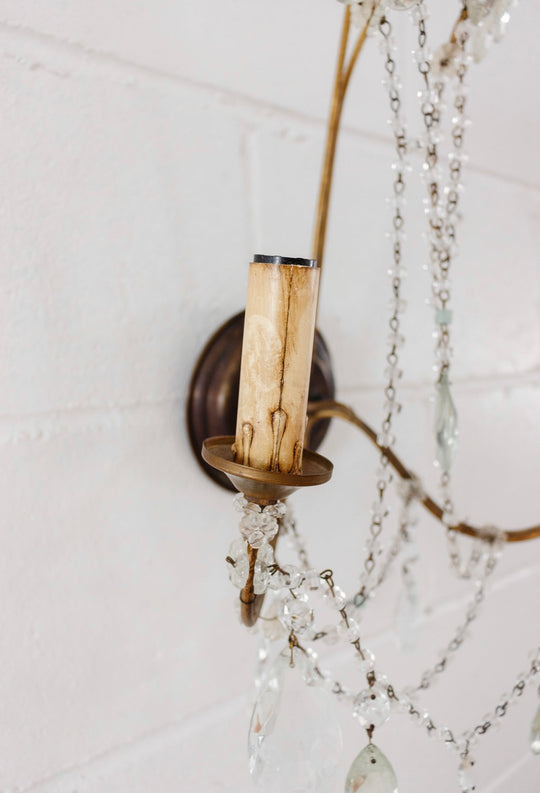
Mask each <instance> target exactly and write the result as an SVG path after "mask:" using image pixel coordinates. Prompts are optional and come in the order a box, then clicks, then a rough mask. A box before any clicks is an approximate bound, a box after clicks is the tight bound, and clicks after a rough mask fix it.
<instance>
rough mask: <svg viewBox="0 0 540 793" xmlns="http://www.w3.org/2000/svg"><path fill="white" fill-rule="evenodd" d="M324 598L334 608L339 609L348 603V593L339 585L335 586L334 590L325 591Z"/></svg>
mask: <svg viewBox="0 0 540 793" xmlns="http://www.w3.org/2000/svg"><path fill="white" fill-rule="evenodd" d="M324 599H325V601H326V602H327V603H328V605H329V606H332V608H335V609H337V610H338V611H339V610H340V609H342V608H343V606H346V605H347V595H346V594H345V592H344V591H343V590H342V589H341V587H339V586H335V587H334V592H333V594H332V592H331V591H330V590H329V589H328V590H327V591H326V592H325V593H324Z"/></svg>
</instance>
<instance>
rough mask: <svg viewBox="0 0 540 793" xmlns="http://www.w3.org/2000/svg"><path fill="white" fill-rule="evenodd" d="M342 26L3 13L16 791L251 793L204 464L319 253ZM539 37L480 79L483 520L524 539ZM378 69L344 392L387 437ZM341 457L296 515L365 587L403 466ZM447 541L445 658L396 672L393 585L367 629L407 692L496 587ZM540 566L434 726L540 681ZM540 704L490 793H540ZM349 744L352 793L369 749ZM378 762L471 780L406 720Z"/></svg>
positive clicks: (56, 2) (5, 497) (433, 561)
mask: <svg viewBox="0 0 540 793" xmlns="http://www.w3.org/2000/svg"><path fill="white" fill-rule="evenodd" d="M448 5H450V4H448ZM445 14H446V19H438V18H435V19H434V20H433V28H434V29H435V30H442V29H443V27H444V26H445V25H446V24H447V23H448V18H449V14H448V13H447V11H445ZM340 16H341V14H340V8H339V7H337V4H334V3H333V2H332V0H316V2H313V0H311V2H309V0H287V1H286V0H275V2H273V3H263V2H260V1H259V2H253V0H222V2H219V3H218V2H216V0H213V2H209V3H199V4H194V3H188V2H186V0H180V2H177V3H172V2H165V0H138V1H137V2H133V1H132V2H127V0H107V1H105V0H94V2H92V3H81V2H80V1H79V2H76V0H62V1H61V0H50V2H48V3H42V2H41V3H40V2H36V0H16V2H15V1H14V0H4V2H2V3H1V4H0V53H1V55H2V57H1V60H0V64H1V65H0V100H1V106H2V113H1V114H0V161H1V173H2V178H1V179H0V194H1V201H0V206H1V212H0V246H1V252H2V256H1V262H2V264H1V275H2V279H1V280H2V291H1V294H2V311H1V316H2V325H3V328H2V334H1V361H2V367H1V370H2V371H1V378H2V380H1V387H0V438H1V445H0V455H1V458H2V459H1V463H2V464H1V470H2V478H1V483H2V484H1V488H2V497H1V501H2V517H3V520H2V526H3V530H2V553H1V554H0V636H1V647H2V652H1V659H2V662H1V669H2V674H1V675H0V725H1V729H0V790H1V791H3V793H8V792H9V793H15V792H17V793H23V792H24V793H26V792H27V791H28V792H29V791H32V792H33V793H98V791H99V793H121V792H122V793H127V791H129V793H143V791H144V793H148V791H156V792H158V791H159V793H173V791H174V793H179V791H182V793H199V791H202V790H208V791H216V793H217V791H231V793H232V791H235V793H247V792H248V791H249V790H250V782H249V780H248V778H247V770H246V762H245V756H244V752H245V748H244V747H245V730H246V725H247V710H246V708H247V705H246V692H249V691H250V679H251V670H252V661H253V655H254V645H255V637H252V636H249V635H246V634H245V633H244V631H243V630H242V629H241V628H240V626H239V625H238V624H237V622H236V617H235V614H234V609H233V606H232V601H233V593H232V591H231V589H230V585H229V583H228V581H227V579H226V571H225V569H224V567H225V566H224V562H223V557H224V553H225V549H226V548H227V546H228V543H229V540H230V538H232V537H233V536H234V532H235V528H234V514H233V511H232V508H231V503H230V498H229V496H228V495H227V494H225V493H223V492H220V491H218V489H217V488H215V487H214V486H213V485H212V484H211V483H209V482H208V481H207V480H206V479H205V478H204V477H203V475H202V473H201V472H200V471H199V469H198V467H197V466H196V464H195V463H194V461H193V459H192V456H191V452H190V449H189V444H188V441H187V438H186V433H185V429H184V424H183V412H184V396H185V391H186V386H187V383H188V381H189V377H190V373H191V369H192V366H193V364H194V362H195V360H196V357H197V354H198V352H199V350H200V348H201V347H202V345H203V343H204V342H205V340H206V338H207V336H208V335H209V334H210V333H211V332H212V331H213V330H214V328H215V327H216V326H217V325H218V324H219V323H220V322H222V321H223V320H225V319H226V318H227V317H228V316H229V315H231V314H232V313H234V312H236V311H237V310H239V309H240V308H241V307H242V305H243V300H244V295H245V286H246V266H247V263H248V261H249V259H250V257H251V254H252V253H253V252H254V251H259V252H280V253H284V254H287V255H300V256H302V255H304V256H305V255H309V251H310V237H311V223H312V216H313V210H314V204H315V190H316V184H317V179H318V174H319V167H320V160H321V151H322V144H323V138H324V117H325V114H326V111H327V106H328V100H329V92H330V86H331V80H332V74H333V62H334V53H335V49H336V39H337V34H338V29H339V25H340ZM402 22H403V24H401V23H400V27H401V28H402V29H403V31H404V34H405V37H404V39H403V42H404V43H403V45H402V47H401V50H402V56H403V57H402V63H403V69H402V73H403V75H404V78H406V79H409V80H412V78H413V77H414V65H413V64H412V61H411V59H410V57H409V55H408V48H409V43H410V41H411V40H412V38H411V33H410V32H409V33H408V34H406V31H407V30H408V26H407V24H406V22H405V21H403V20H402ZM539 24H540V11H539V9H538V7H537V6H536V5H535V4H534V3H525V2H524V3H523V5H522V6H521V7H519V8H518V9H517V10H516V11H515V13H514V18H513V21H512V23H511V25H510V29H509V33H508V37H507V39H506V40H505V41H504V42H503V43H502V44H501V45H499V46H498V47H497V48H496V49H494V50H493V51H492V52H491V53H490V54H489V56H488V59H487V60H486V62H485V63H484V64H483V65H482V66H480V67H479V68H477V69H475V70H474V73H473V77H472V80H471V83H472V87H471V102H470V107H471V115H472V117H473V119H474V121H475V125H474V126H473V127H472V128H471V130H470V136H469V139H468V143H469V145H468V151H469V153H470V155H471V162H470V167H469V170H468V177H467V187H468V190H467V192H466V194H465V197H464V202H463V205H464V210H465V220H464V224H463V228H462V232H461V238H462V246H461V247H462V258H461V259H460V260H459V263H458V264H457V265H456V267H455V290H454V293H455V303H454V307H455V352H456V355H455V370H454V380H455V397H456V401H457V403H458V408H459V414H460V426H461V448H460V456H459V459H458V462H457V464H456V475H455V480H456V490H457V499H458V504H459V510H460V512H461V513H463V514H465V515H468V516H469V517H470V518H471V519H472V520H476V521H479V522H497V523H499V524H500V525H502V526H506V527H511V526H519V525H526V524H529V523H532V522H534V521H535V520H536V521H538V519H539V518H540V497H539V485H538V469H539V464H540V310H539V309H540V294H539V282H540V275H539V270H538V264H537V250H538V228H539V225H538V213H539V210H540V198H539V186H540V163H539V159H538V156H537V141H538V137H539V134H540V116H539V113H538V104H537V102H536V93H537V84H536V73H537V64H538V58H537V52H536V50H537V30H538V26H539ZM381 74H382V63H381V59H380V57H379V54H378V52H377V48H376V47H374V46H371V48H370V51H368V52H366V53H365V56H364V57H363V62H362V63H361V65H360V67H359V70H358V73H357V75H356V78H355V80H354V86H353V88H352V91H351V96H350V100H349V103H348V107H347V113H346V119H345V131H344V133H343V137H342V141H341V146H340V151H339V158H338V164H337V169H338V170H337V175H336V183H335V200H334V202H333V206H332V216H331V223H330V228H329V239H328V253H327V272H326V275H325V278H324V284H323V296H322V304H321V316H320V323H319V324H320V327H321V328H322V330H323V332H324V333H325V335H326V337H327V340H328V343H329V345H330V347H331V349H332V351H333V356H334V362H335V368H336V373H337V380H338V384H339V389H340V395H341V396H342V398H343V399H345V400H346V401H348V402H350V403H352V404H354V405H355V406H356V407H357V408H358V410H359V411H360V412H361V413H362V414H363V415H365V416H366V418H368V419H369V420H371V421H372V422H375V423H376V422H378V421H379V420H380V401H381V390H382V389H381V373H382V371H383V368H384V363H383V351H384V346H385V343H384V336H385V321H386V320H385V309H386V305H387V300H388V285H387V283H386V277H385V271H386V266H387V262H388V256H389V248H388V242H387V241H386V240H385V237H384V233H385V231H386V230H387V229H388V225H389V218H388V211H387V208H386V205H385V197H386V196H387V195H388V192H389V186H390V178H391V174H390V170H389V165H390V162H391V156H392V149H391V145H390V142H389V139H388V136H387V129H386V127H385V118H386V98H385V96H384V93H383V91H382V89H381V87H380V81H379V77H380V75H381ZM408 85H409V87H408V88H407V89H406V90H407V94H408V96H409V98H411V97H413V96H414V91H413V89H412V88H411V87H410V85H412V82H411V83H408ZM410 106H411V105H410ZM411 120H412V119H411ZM291 185H292V186H293V187H291ZM410 199H411V200H410V204H411V213H413V211H414V212H415V217H414V218H411V221H410V224H409V244H410V247H409V250H408V254H407V261H408V264H409V266H410V267H411V275H410V277H409V279H408V282H407V298H408V300H409V303H410V306H411V307H412V311H411V313H410V314H409V316H408V318H407V320H406V330H407V334H408V337H409V344H408V346H407V348H406V351H405V353H404V361H405V364H406V378H405V384H404V402H405V409H404V412H403V414H402V416H401V417H400V421H399V444H398V448H399V449H400V450H402V452H403V455H404V457H405V458H406V459H407V460H408V461H410V464H411V465H412V466H413V467H414V468H415V469H416V470H417V471H419V472H421V473H424V472H425V476H426V479H427V481H428V482H431V483H432V485H433V483H434V481H435V475H434V473H433V471H432V467H431V459H432V431H431V423H432V417H431V410H432V406H431V404H430V401H429V398H430V394H431V390H432V389H431V386H430V377H431V357H430V356H431V348H432V340H431V337H430V333H431V311H429V310H428V309H426V308H425V307H424V306H423V304H422V300H423V298H424V296H425V294H426V293H427V289H428V284H427V276H426V274H425V273H424V272H422V270H421V266H420V265H421V263H422V257H423V250H424V249H423V244H422V241H421V239H420V232H421V213H420V211H419V207H420V191H419V188H418V186H415V185H414V184H412V185H411V188H410ZM324 451H325V452H326V453H327V455H328V456H330V457H331V458H332V459H333V460H334V462H335V477H334V480H333V482H332V483H331V484H329V485H327V486H325V487H324V488H320V489H318V490H317V492H313V493H310V494H309V496H307V495H305V494H299V495H298V496H297V497H296V498H295V503H296V511H297V514H298V517H299V520H300V526H301V528H302V530H303V532H304V534H306V535H308V536H309V537H310V540H311V541H312V545H313V558H314V562H315V563H316V564H317V565H319V564H320V565H321V566H328V565H331V566H333V567H334V569H335V570H336V573H337V574H338V575H339V577H340V578H341V579H342V580H343V581H344V582H345V585H346V586H347V585H348V586H349V587H352V586H353V584H354V581H355V573H354V570H353V569H352V568H351V563H350V560H351V558H353V559H354V558H357V559H359V560H360V558H361V549H362V543H363V536H364V531H365V528H366V523H367V513H368V510H369V506H370V504H371V502H372V500H373V492H374V483H373V470H374V467H375V464H376V461H375V457H374V455H373V452H372V450H371V449H370V448H367V446H366V444H365V442H364V441H363V440H362V438H361V437H360V436H355V435H354V434H352V432H351V431H350V430H348V429H344V428H343V427H334V428H333V429H332V431H331V434H330V436H329V438H328V440H327V442H326V445H325V447H324ZM351 494H354V498H353V497H352V496H351ZM418 536H419V542H420V544H421V546H422V550H423V551H424V553H425V555H426V560H427V563H426V565H425V567H424V573H423V575H422V583H423V587H424V594H425V603H426V605H427V606H429V609H428V611H427V613H426V618H425V629H424V631H423V634H422V639H421V644H420V648H419V654H418V656H416V657H415V658H410V657H405V658H402V657H401V656H399V654H398V653H397V650H396V647H395V642H394V640H393V634H392V612H393V608H394V602H395V591H393V592H390V593H388V596H387V598H386V599H383V602H381V603H380V605H379V606H377V607H376V609H375V611H376V614H375V616H374V617H373V619H372V620H371V621H370V622H368V635H369V637H370V641H371V643H372V645H373V647H374V648H375V649H376V651H377V654H378V657H380V658H381V660H382V661H383V663H384V664H385V665H386V667H387V668H388V669H389V671H391V672H393V673H394V674H395V675H396V676H397V677H398V678H399V680H400V681H401V682H403V683H404V682H407V681H408V680H409V679H411V680H412V679H414V678H416V677H417V676H418V674H419V673H420V672H421V671H422V670H423V669H424V667H425V666H426V665H429V663H430V662H431V661H432V660H433V657H434V654H435V652H436V650H437V649H439V648H440V647H442V645H443V644H444V641H445V638H446V637H447V636H448V634H449V632H450V631H451V629H452V627H453V626H454V625H456V624H457V621H458V619H459V616H460V614H461V611H462V609H463V604H464V598H465V597H466V593H467V591H468V588H467V587H466V586H465V585H462V584H458V583H456V582H455V580H452V578H451V577H450V575H449V574H448V572H447V562H446V561H445V550H444V543H443V537H442V533H441V531H440V529H439V528H437V527H436V525H435V524H434V523H433V522H432V521H430V520H429V519H427V518H426V519H423V520H422V522H421V524H420V526H419V529H418ZM337 538H339V541H340V543H341V544H340V545H339V546H338V544H337ZM539 572H540V541H537V542H536V543H530V544H528V545H526V546H524V545H519V546H516V547H511V548H508V550H507V553H506V554H505V559H504V561H503V563H502V564H501V568H500V570H499V571H498V576H497V583H496V585H495V586H494V587H493V591H492V595H491V598H490V599H489V602H488V604H487V605H486V608H485V614H484V621H483V623H482V624H478V625H477V626H476V627H475V631H474V636H473V639H472V640H471V643H470V646H469V648H468V649H464V650H463V657H462V658H461V659H460V660H457V661H456V663H455V666H454V667H453V669H452V671H449V672H448V679H447V680H446V681H445V682H441V684H440V688H439V689H437V691H436V692H434V694H433V695H432V696H431V697H430V698H429V700H428V701H427V704H428V705H429V706H430V707H433V709H434V712H436V713H437V715H438V716H439V717H440V719H441V720H442V721H445V720H446V721H448V722H450V723H452V724H455V725H456V726H457V727H458V728H459V727H461V728H465V727H467V726H469V725H472V724H473V723H475V722H476V721H478V719H479V718H480V717H481V716H482V714H483V713H484V712H485V711H486V710H488V709H489V708H491V707H492V706H493V705H495V704H496V700H497V697H498V695H499V694H500V693H501V692H502V691H504V689H505V688H508V686H510V685H511V683H512V681H513V679H514V677H515V674H516V673H517V672H518V671H520V669H521V668H522V667H524V666H525V664H526V657H527V651H528V650H529V649H530V648H531V647H532V646H534V643H535V641H538V627H539V626H538V622H539V620H538V598H539V596H540V586H539ZM338 661H339V659H338ZM407 675H409V678H408V677H407ZM535 705H536V702H535V695H534V692H533V691H529V692H528V695H527V698H526V701H523V702H522V703H520V707H519V709H518V710H517V711H516V713H515V715H511V716H509V717H508V718H507V719H506V720H505V721H507V722H508V723H507V725H506V728H505V729H504V730H502V731H501V732H500V733H497V734H495V735H493V736H489V737H487V738H486V740H485V743H484V744H483V745H482V747H481V748H480V749H479V751H478V753H477V755H478V760H479V761H480V768H479V772H478V782H479V783H480V785H481V786H480V789H481V790H482V791H484V793H488V792H489V793H495V791H500V792H501V793H502V791H503V790H504V791H509V790H512V791H520V793H537V791H538V788H539V784H540V783H539V780H540V761H539V759H538V758H533V757H532V756H530V755H529V753H528V745H527V734H528V728H529V723H530V720H531V718H532V714H533V710H534V708H535ZM343 724H344V727H345V728H346V729H347V739H346V745H347V751H346V753H345V757H344V761H343V771H344V772H345V770H346V767H347V765H348V763H349V762H350V759H351V758H352V756H353V755H354V753H355V752H356V751H357V750H358V749H359V747H360V746H361V744H362V740H363V739H362V734H361V732H360V731H359V730H358V728H357V727H356V726H355V725H354V724H353V723H352V722H351V720H350V718H349V717H348V715H347V714H345V715H344V716H343ZM379 743H380V744H381V745H382V746H383V747H384V749H385V751H387V753H388V755H389V756H390V757H391V759H392V761H393V762H394V765H395V767H396V770H397V772H398V776H399V778H400V780H401V788H400V789H401V790H402V791H404V792H405V791H407V790H409V791H411V790H415V791H418V793H428V791H431V790H433V789H437V790H438V791H440V792H441V793H447V792H448V793H450V791H454V790H455V789H456V787H455V766H454V761H453V758H452V757H450V755H449V754H448V753H447V752H446V750H445V749H444V748H442V747H440V746H439V745H437V744H435V743H432V742H428V740H427V738H426V737H425V735H424V734H421V733H420V732H418V731H415V730H414V729H410V728H409V725H408V724H406V723H405V722H404V721H403V720H400V719H399V718H396V719H395V720H393V721H392V722H390V724H389V725H388V726H387V727H385V730H384V734H383V733H382V731H381V739H380V741H379ZM284 793H287V792H286V791H284Z"/></svg>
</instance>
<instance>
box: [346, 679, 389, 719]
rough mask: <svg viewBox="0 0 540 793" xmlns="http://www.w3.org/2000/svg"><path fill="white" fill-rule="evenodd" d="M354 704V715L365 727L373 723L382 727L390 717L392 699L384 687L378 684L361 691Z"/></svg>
mask: <svg viewBox="0 0 540 793" xmlns="http://www.w3.org/2000/svg"><path fill="white" fill-rule="evenodd" d="M353 705H354V708H353V716H354V717H355V718H357V719H358V721H359V722H360V726H361V727H364V728H365V729H367V728H368V727H370V726H371V725H373V726H374V727H380V726H381V725H382V724H384V723H385V721H388V719H389V718H390V710H391V706H390V699H389V698H388V694H387V693H386V692H385V691H384V689H382V688H381V687H379V686H377V685H375V686H373V687H371V688H368V689H366V690H365V691H361V692H360V694H358V696H357V697H356V698H355V700H354V702H353Z"/></svg>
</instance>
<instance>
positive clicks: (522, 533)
mask: <svg viewBox="0 0 540 793" xmlns="http://www.w3.org/2000/svg"><path fill="white" fill-rule="evenodd" d="M329 418H335V419H343V420H344V421H347V422H349V424H353V425H354V426H355V427H358V429H359V430H361V431H362V432H363V433H364V434H365V435H367V437H368V438H369V439H370V441H371V442H372V443H373V445H374V446H376V447H377V448H378V449H379V450H380V451H381V452H383V454H384V455H385V457H386V458H387V460H388V462H389V463H390V465H391V466H392V468H393V469H394V470H395V471H396V473H397V474H399V476H400V477H401V478H402V479H413V478H414V474H413V473H412V471H410V470H409V469H408V468H407V467H406V466H405V465H404V463H403V462H402V461H401V460H400V459H399V457H398V456H397V455H396V454H395V453H394V452H393V451H392V450H391V449H387V448H386V447H384V446H381V445H380V444H379V443H377V433H376V432H375V430H373V429H372V428H371V427H370V426H369V424H366V422H365V421H364V420H363V419H361V418H360V417H359V416H357V415H356V413H355V412H354V410H353V409H352V408H350V407H348V406H347V405H343V404H342V403H341V402H335V401H333V400H325V401H324V402H314V403H310V404H309V405H308V424H307V428H306V434H307V433H309V431H310V429H311V427H312V426H313V424H316V423H317V421H321V420H322V419H329ZM421 503H422V504H423V505H424V507H425V508H426V509H427V511H428V512H430V513H431V514H432V515H433V516H434V517H435V518H437V520H440V521H441V522H442V516H443V510H442V508H441V507H440V506H439V504H437V502H436V501H435V500H434V499H433V498H431V496H429V495H428V494H427V493H424V496H423V498H422V499H421ZM451 528H452V529H455V531H458V532H460V534H466V535H467V536H469V537H481V538H485V536H486V531H485V529H483V528H481V527H475V526H471V525H470V524H469V523H463V522H462V523H458V524H456V525H455V526H452V527H451ZM503 535H504V539H505V540H506V542H521V541H523V540H533V539H536V538H537V537H540V525H537V526H530V527H529V528H525V529H513V530H506V529H505V530H504V531H503Z"/></svg>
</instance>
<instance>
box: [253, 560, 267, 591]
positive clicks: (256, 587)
mask: <svg viewBox="0 0 540 793" xmlns="http://www.w3.org/2000/svg"><path fill="white" fill-rule="evenodd" d="M269 582H270V572H269V570H268V567H267V566H266V565H264V564H256V565H255V571H254V573H253V591H254V593H255V594H256V595H264V593H265V592H266V590H267V589H268V584H269Z"/></svg>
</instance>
